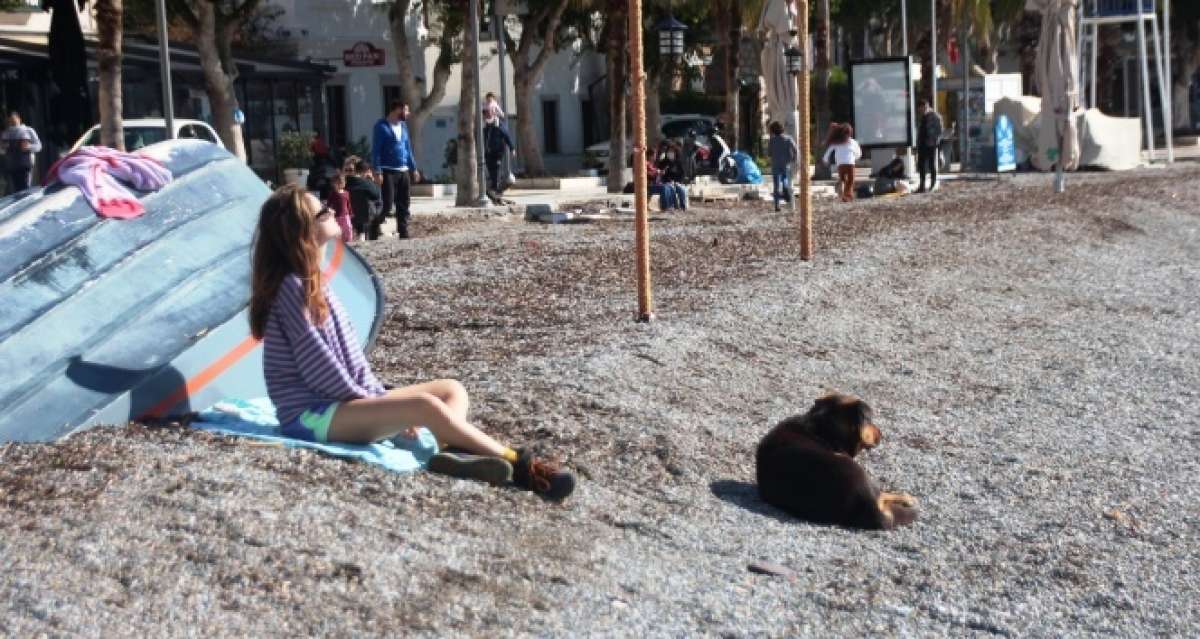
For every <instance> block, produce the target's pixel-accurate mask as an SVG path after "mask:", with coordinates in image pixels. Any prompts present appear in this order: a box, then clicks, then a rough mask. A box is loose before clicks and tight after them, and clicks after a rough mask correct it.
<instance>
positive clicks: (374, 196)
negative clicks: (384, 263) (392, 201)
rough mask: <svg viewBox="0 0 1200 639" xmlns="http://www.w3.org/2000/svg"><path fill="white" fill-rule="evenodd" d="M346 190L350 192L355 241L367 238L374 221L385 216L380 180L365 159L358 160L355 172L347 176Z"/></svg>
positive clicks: (351, 221) (351, 220)
mask: <svg viewBox="0 0 1200 639" xmlns="http://www.w3.org/2000/svg"><path fill="white" fill-rule="evenodd" d="M346 192H347V193H349V194H350V226H351V228H353V229H354V239H355V241H359V240H362V239H364V238H366V234H367V230H368V229H371V228H373V226H374V224H373V223H374V222H375V221H376V220H377V219H378V218H381V217H382V216H383V193H382V192H381V191H380V190H379V180H378V179H377V178H376V176H375V175H374V173H373V172H372V171H371V165H370V164H369V163H367V162H366V161H365V160H358V161H357V162H356V163H355V164H354V170H353V172H352V173H350V174H349V175H348V176H347V177H346ZM371 239H379V238H378V237H374V238H371Z"/></svg>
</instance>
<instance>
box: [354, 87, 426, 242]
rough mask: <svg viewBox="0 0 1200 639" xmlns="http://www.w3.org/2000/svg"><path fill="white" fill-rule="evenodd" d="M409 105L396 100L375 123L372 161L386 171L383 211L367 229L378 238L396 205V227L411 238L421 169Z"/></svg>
mask: <svg viewBox="0 0 1200 639" xmlns="http://www.w3.org/2000/svg"><path fill="white" fill-rule="evenodd" d="M407 119H408V105H407V104H405V103H404V102H403V101H400V100H395V101H393V102H392V103H391V104H390V105H388V112H387V115H386V116H385V117H382V118H380V119H379V121H378V122H376V123H375V129H374V131H372V136H371V163H372V164H374V165H375V168H376V169H378V170H379V171H380V173H382V174H383V185H382V186H383V214H382V215H380V216H379V218H378V220H377V221H376V222H373V223H372V224H371V228H370V229H368V230H367V239H369V240H377V239H379V236H380V235H381V232H380V228H379V226H380V225H381V224H382V223H383V219H384V218H386V217H387V216H388V214H389V213H391V212H392V207H393V206H395V207H396V208H395V215H396V231H397V234H398V236H399V238H400V239H402V240H404V239H408V220H409V217H411V214H410V213H409V201H410V200H409V187H410V186H412V185H413V184H414V183H416V182H420V181H421V172H420V171H418V170H417V162H416V160H415V159H414V158H413V149H412V139H411V138H410V137H409V135H408V123H407V122H406V121H405V120H407Z"/></svg>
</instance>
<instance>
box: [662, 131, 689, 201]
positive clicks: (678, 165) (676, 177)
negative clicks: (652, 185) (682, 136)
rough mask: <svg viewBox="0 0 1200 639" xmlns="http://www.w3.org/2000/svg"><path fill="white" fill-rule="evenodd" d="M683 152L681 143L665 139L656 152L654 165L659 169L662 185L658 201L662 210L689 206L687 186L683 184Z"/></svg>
mask: <svg viewBox="0 0 1200 639" xmlns="http://www.w3.org/2000/svg"><path fill="white" fill-rule="evenodd" d="M682 154H683V152H682V150H681V149H680V147H679V145H677V144H675V143H673V142H670V141H669V140H663V141H662V142H661V143H659V145H658V151H657V152H655V158H654V166H655V168H657V169H658V178H659V179H658V186H659V187H660V191H659V195H658V201H659V206H660V208H661V209H662V210H664V211H665V210H667V209H673V208H674V209H681V210H684V211H686V210H687V207H688V201H687V188H686V187H684V186H683V181H684V168H683V158H682V157H680V156H681V155H682Z"/></svg>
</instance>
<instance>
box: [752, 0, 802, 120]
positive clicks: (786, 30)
mask: <svg viewBox="0 0 1200 639" xmlns="http://www.w3.org/2000/svg"><path fill="white" fill-rule="evenodd" d="M795 28H796V9H795V6H794V5H793V4H792V3H791V2H790V1H789V0H769V1H768V2H767V4H766V5H764V6H763V11H762V15H761V16H759V19H758V31H759V33H760V34H762V38H763V48H762V74H763V86H764V88H765V89H766V92H767V110H768V112H769V115H770V117H771V119H772V120H778V121H779V122H780V123H782V124H783V126H784V130H785V131H788V132H789V133H791V132H794V131H795V130H796V117H797V116H796V79H795V78H793V77H792V75H791V74H790V73H788V69H787V60H786V59H785V58H784V55H783V52H784V50H786V49H787V48H788V47H790V46H792V45H794V44H795V43H796V42H797V40H796V37H795V36H793V35H792V34H791V32H792V31H793V30H794V29H795Z"/></svg>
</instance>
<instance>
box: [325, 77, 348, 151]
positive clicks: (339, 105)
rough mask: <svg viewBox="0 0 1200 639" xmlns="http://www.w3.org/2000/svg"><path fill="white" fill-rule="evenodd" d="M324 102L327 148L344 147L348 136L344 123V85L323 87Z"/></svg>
mask: <svg viewBox="0 0 1200 639" xmlns="http://www.w3.org/2000/svg"><path fill="white" fill-rule="evenodd" d="M325 102H326V104H327V105H328V106H327V107H326V108H327V109H329V148H331V149H338V150H340V149H344V148H345V147H346V143H347V142H349V140H347V139H346V138H347V136H348V133H347V131H348V126H347V124H346V87H342V86H334V85H330V86H327V87H325Z"/></svg>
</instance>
